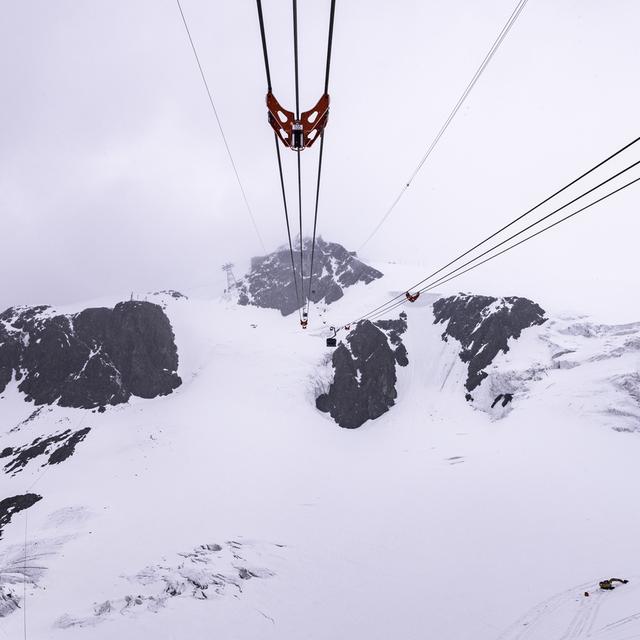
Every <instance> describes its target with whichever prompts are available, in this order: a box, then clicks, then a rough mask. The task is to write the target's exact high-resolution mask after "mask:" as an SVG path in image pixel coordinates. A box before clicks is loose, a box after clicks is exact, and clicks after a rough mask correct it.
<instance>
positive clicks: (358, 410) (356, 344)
mask: <svg viewBox="0 0 640 640" xmlns="http://www.w3.org/2000/svg"><path fill="white" fill-rule="evenodd" d="M406 327H407V325H406V315H404V314H403V315H402V316H401V318H400V319H399V320H384V321H380V322H377V323H375V324H374V323H372V322H369V321H368V320H364V321H363V322H359V323H358V324H357V325H356V327H355V328H354V329H353V330H352V331H351V333H349V335H348V336H347V338H346V342H341V343H340V344H339V345H338V347H337V348H336V350H335V351H334V352H333V357H332V361H331V362H332V366H333V369H334V376H333V381H332V382H331V384H330V385H329V389H328V391H327V392H326V393H323V394H321V395H319V396H318V397H317V399H316V407H317V408H318V409H319V410H320V411H324V412H326V413H329V414H330V415H331V417H332V418H333V419H334V420H335V421H336V422H337V423H338V424H339V425H340V426H341V427H344V428H345V429H356V428H358V427H360V426H362V425H363V424H364V423H365V422H366V421H367V420H375V419H376V418H378V417H380V416H381V415H382V414H384V413H386V412H387V411H388V410H389V408H390V407H392V406H393V405H394V403H395V399H396V397H397V395H398V394H397V391H396V379H397V378H396V363H397V364H399V365H401V366H405V365H406V364H408V358H407V351H406V349H405V347H404V345H403V344H402V340H401V338H400V335H401V334H402V333H403V332H404V331H405V330H406ZM393 347H395V348H393Z"/></svg>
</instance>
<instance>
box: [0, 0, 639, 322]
mask: <svg viewBox="0 0 640 640" xmlns="http://www.w3.org/2000/svg"><path fill="white" fill-rule="evenodd" d="M182 3H183V8H184V11H185V14H186V16H187V19H188V20H189V22H190V26H191V30H192V35H193V37H194V40H195V42H196V45H197V46H198V49H199V52H200V57H201V61H202V64H203V66H204V69H205V73H206V75H207V77H208V80H209V82H210V86H211V89H212V91H213V95H214V99H215V101H216V105H217V107H218V111H219V114H220V118H221V120H222V123H223V126H224V128H225V132H226V134H227V137H228V140H229V143H230V145H231V149H232V151H233V153H234V156H235V159H236V163H237V165H238V169H239V172H240V175H241V178H242V180H243V182H244V185H245V188H246V192H247V196H248V198H249V201H250V202H251V205H252V207H253V210H254V213H255V217H256V221H257V224H258V226H259V228H260V231H261V233H262V236H263V238H264V240H265V243H266V245H267V248H268V250H271V249H274V248H276V247H277V246H278V245H280V244H282V243H284V242H285V241H286V234H285V227H284V222H283V214H282V206H281V200H280V191H279V184H278V182H277V172H276V164H275V153H274V146H273V136H272V133H271V130H270V129H269V128H268V125H267V123H266V112H265V105H264V94H265V90H266V89H265V78H264V67H263V61H262V52H261V49H260V42H259V30H258V24H257V18H256V10H255V2H254V1H253V0H234V1H233V2H221V1H216V0H182ZM515 4H516V3H515V0H483V1H482V2H478V1H477V0H461V1H460V2H455V3H454V2H450V1H449V0H396V1H394V2H388V1H384V2H383V1H382V0H367V1H364V0H337V11H336V23H335V36H334V38H335V40H334V52H333V66H332V76H331V82H330V92H331V98H332V110H331V119H330V124H329V126H328V128H327V131H326V142H325V170H324V174H323V185H322V195H321V209H320V222H319V225H320V233H321V234H322V235H323V237H324V238H325V239H327V240H335V241H338V242H341V243H342V244H344V245H345V246H347V247H348V248H349V249H356V248H358V247H359V246H360V245H361V244H362V242H363V241H364V240H365V238H366V237H367V236H368V235H369V233H370V232H371V230H372V229H373V227H374V226H375V224H376V223H377V222H378V220H379V219H380V217H381V216H382V215H383V213H384V211H385V210H386V208H387V207H388V205H389V204H390V203H391V202H392V201H393V199H394V198H395V196H396V195H397V193H398V191H399V190H400V189H401V187H402V185H403V183H404V182H405V181H406V179H407V178H408V176H409V175H410V174H411V172H412V171H413V169H414V168H415V166H416V164H417V162H418V161H419V159H420V157H421V156H422V155H423V153H424V151H425V150H426V148H427V146H428V144H429V142H430V141H431V139H432V138H433V136H434V135H435V133H436V132H437V131H438V129H439V128H440V125H441V124H442V122H443V120H444V118H445V117H446V115H447V114H448V112H449V110H450V109H451V107H452V106H453V104H454V103H455V101H456V100H457V98H458V96H459V95H460V93H461V92H462V91H463V89H464V87H465V86H466V84H467V82H468V81H469V79H470V77H471V76H472V75H473V73H474V71H475V69H476V68H477V66H478V64H479V63H480V61H481V60H482V58H483V57H484V55H485V53H486V51H487V50H488V48H489V46H490V44H491V42H493V40H494V38H495V37H496V35H497V33H498V31H499V30H500V28H501V27H502V25H503V24H504V23H505V21H506V20H507V18H508V16H509V15H510V13H511V11H512V10H513V8H514V6H515ZM328 8H329V0H300V1H299V20H300V47H301V50H300V55H301V84H302V86H301V103H302V108H303V109H306V108H309V107H310V106H312V104H313V103H315V101H316V100H317V99H318V97H319V96H320V94H321V92H322V82H323V65H324V55H325V46H326V43H325V39H326V30H327V21H328ZM264 11H265V19H266V26H267V37H268V44H269V51H270V56H271V66H272V78H273V85H274V92H275V94H276V96H277V97H278V99H279V100H280V102H281V103H283V104H284V105H285V106H287V105H289V106H291V105H292V104H293V68H292V67H293V65H292V37H291V13H290V12H291V6H290V2H287V1H285V0H264ZM639 23H640V3H638V2H637V0H611V1H609V2H602V0H530V1H529V3H528V5H527V6H526V8H525V9H524V11H523V12H522V14H521V16H520V18H519V20H518V21H517V22H516V24H515V26H514V27H513V29H512V31H511V32H510V34H509V35H508V37H507V39H506V40H505V42H504V43H503V45H502V47H501V49H500V50H499V52H498V53H497V55H496V56H495V58H494V59H493V61H492V63H491V64H490V66H489V67H488V69H487V71H486V72H485V74H484V75H483V76H482V78H481V79H480V81H479V83H478V84H477V85H476V87H475V89H474V91H473V93H472V94H471V96H470V97H469V99H468V100H467V102H466V104H465V107H464V109H463V110H462V111H461V112H460V113H459V115H458V117H457V118H456V120H455V121H454V122H453V124H452V125H451V127H450V128H449V130H448V131H447V133H446V134H445V136H444V137H443V139H442V140H441V142H440V145H439V146H438V148H437V150H436V151H435V152H434V153H433V155H432V156H431V158H430V159H429V161H428V163H427V164H426V165H425V166H424V168H423V169H422V171H421V172H420V174H419V176H418V177H417V178H416V180H415V182H414V183H413V185H412V187H411V188H410V190H409V191H408V192H407V193H406V195H405V196H404V198H403V199H402V201H401V202H400V204H399V206H398V207H397V209H396V210H395V212H394V213H393V214H392V216H391V217H390V218H389V220H388V222H387V223H386V224H385V226H384V227H383V229H382V230H381V232H380V233H379V234H378V235H377V236H376V237H375V239H374V240H372V241H371V242H370V243H369V244H367V246H366V247H365V248H364V249H363V251H362V257H363V258H364V259H366V260H368V261H374V262H378V261H387V260H393V261H398V262H402V261H405V262H409V263H415V264H419V265H424V272H425V275H426V273H428V272H429V271H431V270H433V269H434V268H435V267H438V266H440V265H441V264H442V263H443V262H446V261H448V259H449V258H450V257H452V256H453V255H455V254H457V253H459V252H460V251H461V250H462V249H465V248H467V247H468V246H469V245H471V244H473V243H474V242H475V241H476V240H478V239H480V238H482V237H484V236H485V235H487V234H488V233H489V232H491V231H492V230H494V229H495V228H497V227H499V226H501V225H502V224H503V223H504V222H506V221H507V220H509V219H510V218H513V217H515V216H516V215H518V214H519V213H521V212H523V211H524V210H526V209H527V208H529V206H531V205H532V204H534V203H535V202H537V201H538V200H540V199H542V198H543V197H545V196H546V195H548V194H550V193H552V192H553V191H554V190H556V189H557V188H558V187H560V186H562V185H563V184H564V183H566V182H568V181H569V180H570V179H572V178H573V177H575V176H577V175H578V174H580V173H581V172H582V171H584V170H586V169H587V168H589V167H590V166H591V165H593V164H595V163H596V162H598V161H599V160H601V159H602V158H604V157H605V156H607V155H609V154H610V153H611V152H613V151H614V150H616V149H617V148H619V147H621V146H622V145H623V144H625V143H626V142H628V141H630V140H631V139H633V138H635V137H636V136H638V135H640V133H639V130H640V129H639V126H638V114H639V113H640V86H639V85H638V69H639V68H640V45H639V44H638V34H637V26H638V24H639ZM0 80H1V82H0V98H1V101H0V104H1V105H2V106H1V109H2V120H1V121H0V213H1V214H2V226H1V229H2V236H1V237H2V258H3V265H4V268H3V278H2V281H1V285H0V307H2V308H4V307H6V306H9V305H12V304H23V303H50V304H62V303H65V302H70V301H76V300H81V299H90V298H96V297H100V296H102V295H113V294H120V293H122V295H126V294H127V292H129V291H131V290H135V291H144V290H153V289H159V288H169V287H172V288H176V289H184V290H189V289H191V288H193V287H199V286H201V285H204V284H206V283H208V282H214V283H216V286H217V283H218V282H219V281H220V265H221V263H222V262H225V261H228V260H231V261H234V262H236V263H237V264H238V271H239V272H241V271H242V270H243V267H244V266H246V263H247V261H248V259H249V258H250V257H251V256H252V255H257V254H259V253H261V249H260V245H259V243H258V240H257V238H256V236H255V233H254V231H253V228H252V226H251V223H250V221H249V218H248V215H247V212H246V210H245V208H244V204H243V201H242V199H241V195H240V192H239V189H238V186H237V183H236V182H235V178H234V175H233V173H232V170H231V167H230V165H229V161H228V158H227V156H226V152H225V149H224V146H223V144H222V140H221V137H220V133H219V131H218V129H217V125H216V123H215V120H214V119H213V116H212V113H211V110H210V105H209V103H208V100H207V97H206V94H205V92H204V89H203V86H202V84H201V80H200V77H199V75H198V71H197V68H196V66H195V61H194V59H193V55H192V52H191V50H190V48H189V44H188V40H187V38H186V34H185V32H184V28H183V25H182V22H181V20H180V14H179V12H178V8H177V5H176V3H175V1H174V0H84V1H80V0H22V1H21V2H11V3H10V2H7V3H4V6H3V17H2V21H1V22H0ZM639 146H640V145H639ZM316 154H317V148H314V149H311V150H308V151H305V152H304V155H303V171H304V174H305V177H306V178H307V180H305V190H306V194H307V196H306V199H305V204H304V206H305V212H306V213H305V215H306V224H307V231H310V229H311V220H312V197H313V184H312V180H313V173H314V171H315V163H316V161H317V155H316ZM286 159H287V164H286V171H287V178H288V181H289V186H290V187H293V186H294V184H293V180H294V177H295V176H294V164H293V162H294V154H293V153H291V152H287V155H286ZM629 159H631V160H633V159H636V160H637V159H640V150H635V151H632V152H630V154H629V155H627V156H626V157H625V158H624V160H626V161H628V160H629ZM623 164H624V163H623V162H620V163H618V165H616V166H618V167H621V166H623ZM603 175H604V174H603ZM633 175H634V177H635V176H638V175H640V171H636V172H635V174H633ZM591 184H593V182H591ZM291 193H292V197H293V192H291ZM639 203H640V186H635V187H631V188H630V189H629V190H627V191H626V192H624V193H622V194H620V195H619V196H614V198H612V199H610V200H608V201H607V202H606V203H603V204H602V205H599V206H596V207H594V208H593V209H591V210H590V211H589V212H588V213H586V214H585V215H583V216H578V217H577V218H576V219H575V220H574V221H573V222H571V223H568V224H567V225H563V226H562V227H560V228H559V229H557V230H556V231H554V232H552V233H549V234H545V235H544V236H543V237H542V238H539V239H537V240H535V241H533V242H531V243H529V244H528V245H527V246H526V247H522V248H520V249H517V250H516V251H514V252H513V253H512V254H510V255H509V256H504V257H502V258H499V259H497V260H495V261H494V262H493V263H491V264H489V265H486V267H483V268H481V269H478V270H477V271H475V272H474V273H473V274H469V275H468V276H464V277H462V278H460V279H459V280H458V281H456V282H455V283H451V285H448V286H447V287H445V289H444V291H446V292H448V291H457V290H461V289H462V290H472V291H477V292H482V293H493V294H504V295H509V294H521V295H528V296H531V297H535V298H536V299H538V300H540V301H541V302H542V303H548V304H550V305H555V306H562V305H566V306H567V308H575V309H576V310H577V311H580V310H584V311H587V312H589V311H593V310H597V309H598V308H600V307H603V306H604V307H607V306H609V307H612V306H615V307H616V311H617V312H619V315H620V317H621V319H624V318H627V319H629V320H631V319H637V320H640V296H639V295H638V281H639V279H640V276H639V273H640V269H639V268H638V267H639V260H638V239H639V237H640V215H639V214H640V211H639V206H638V205H639ZM409 284H411V283H407V285H409ZM622 297H624V298H626V299H625V300H624V301H621V298H622ZM634 314H635V315H634Z"/></svg>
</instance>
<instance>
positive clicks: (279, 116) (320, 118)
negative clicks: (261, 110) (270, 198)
mask: <svg viewBox="0 0 640 640" xmlns="http://www.w3.org/2000/svg"><path fill="white" fill-rule="evenodd" d="M256 4H257V9H258V22H259V24H260V38H261V41H262V53H263V56H264V67H265V73H266V77H267V96H266V103H267V119H268V122H269V125H270V126H271V128H272V129H273V132H274V134H273V135H274V140H275V144H276V158H277V160H278V172H279V174H280V187H281V191H282V202H283V208H284V216H285V223H286V227H287V238H288V241H289V254H290V257H291V274H292V279H293V285H294V288H295V292H296V301H297V306H298V314H299V319H300V325H301V326H302V328H303V329H306V328H307V324H308V317H309V304H310V302H311V295H312V288H311V285H312V280H313V261H314V257H315V245H316V231H317V226H318V203H319V199H320V178H321V175H322V155H323V151H324V130H325V127H326V126H327V122H328V120H329V102H330V99H329V71H330V69H331V48H332V44H333V23H334V17H335V4H336V3H335V0H331V9H330V17H329V35H328V40H327V61H326V69H325V78H324V93H323V94H322V96H321V97H320V99H319V100H318V102H317V103H316V104H315V105H314V106H313V107H312V108H311V109H309V110H308V111H303V112H302V113H301V112H300V83H299V60H298V3H297V0H293V57H294V70H295V72H294V80H295V101H296V105H295V112H293V111H289V110H287V109H285V108H284V107H283V106H282V105H281V104H280V103H279V102H278V100H277V99H276V98H275V96H274V95H273V87H272V85H271V70H270V68H269V54H268V50H267V38H266V35H265V28H264V16H263V13H262V2H261V0H256ZM318 139H320V152H319V155H318V170H317V182H316V194H315V207H314V217H313V238H312V242H311V262H310V270H309V287H308V293H307V295H306V296H305V290H304V261H303V259H304V242H303V224H302V171H301V162H300V152H301V151H303V150H304V149H308V148H309V147H311V146H312V145H313V144H314V143H315V142H316V140H318ZM280 143H282V144H283V145H284V146H285V147H287V148H289V149H291V150H292V151H295V152H296V155H297V158H296V160H297V181H298V225H299V238H300V247H299V250H300V266H299V270H300V278H299V280H300V284H299V286H298V275H297V273H296V264H295V258H294V252H293V243H292V241H291V224H290V221H289V207H288V205H287V195H286V188H285V183H284V174H283V171H282V157H281V154H280Z"/></svg>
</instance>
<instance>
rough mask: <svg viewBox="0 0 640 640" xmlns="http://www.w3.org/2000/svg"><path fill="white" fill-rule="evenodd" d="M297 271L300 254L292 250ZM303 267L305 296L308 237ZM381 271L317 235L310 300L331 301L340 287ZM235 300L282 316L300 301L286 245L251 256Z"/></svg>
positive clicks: (339, 294)
mask: <svg viewBox="0 0 640 640" xmlns="http://www.w3.org/2000/svg"><path fill="white" fill-rule="evenodd" d="M294 257H295V268H296V275H297V277H298V278H299V277H300V254H299V253H295V254H294ZM302 262H303V270H304V291H305V296H306V295H308V292H309V271H310V269H311V240H310V239H308V238H307V239H306V240H305V241H304V243H303V261H302ZM381 277H382V273H380V272H379V271H377V270H376V269H373V268H372V267H369V266H367V265H366V264H364V263H363V262H360V260H358V258H356V255H355V252H349V251H347V250H346V249H345V248H344V247H343V246H342V245H339V244H337V243H333V242H325V241H324V240H323V239H322V238H317V239H316V248H315V254H314V259H313V288H312V289H311V293H310V295H309V298H310V300H311V301H312V302H315V303H317V302H322V301H324V303H325V304H331V303H332V302H335V301H336V300H339V299H340V298H342V296H343V295H344V294H343V289H345V288H346V287H350V286H352V285H354V284H357V283H358V282H364V283H365V284H369V283H370V282H372V281H373V280H376V279H377V278H381ZM238 293H239V296H238V303H239V304H242V305H249V304H251V305H255V306H257V307H265V308H268V309H278V310H279V311H280V312H281V313H282V315H283V316H286V315H289V314H290V313H293V312H294V311H296V310H297V309H298V308H300V306H301V305H300V304H299V303H298V298H297V296H296V288H295V286H294V284H293V277H292V267H291V256H290V255H289V248H288V247H283V248H281V249H278V251H275V252H274V253H270V254H269V255H267V256H261V257H257V258H253V260H252V261H251V271H250V273H248V274H247V275H246V276H245V277H244V278H243V279H242V280H240V282H239V283H238Z"/></svg>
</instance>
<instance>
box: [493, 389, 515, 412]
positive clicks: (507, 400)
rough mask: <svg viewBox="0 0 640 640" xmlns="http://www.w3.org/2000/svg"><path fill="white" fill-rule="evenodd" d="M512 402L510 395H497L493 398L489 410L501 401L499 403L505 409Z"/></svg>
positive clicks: (511, 395)
mask: <svg viewBox="0 0 640 640" xmlns="http://www.w3.org/2000/svg"><path fill="white" fill-rule="evenodd" d="M512 400H513V394H512V393H499V394H498V395H497V396H496V397H495V399H494V401H493V402H492V403H491V408H492V409H493V408H494V407H495V406H496V405H497V404H498V402H500V401H502V402H501V404H502V406H503V407H506V406H507V405H508V404H509V403H510V402H511V401H512Z"/></svg>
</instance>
